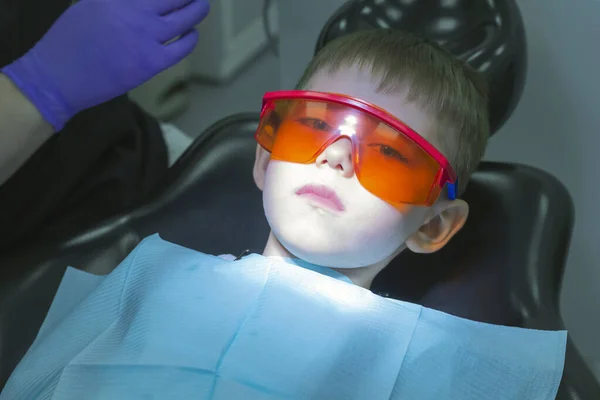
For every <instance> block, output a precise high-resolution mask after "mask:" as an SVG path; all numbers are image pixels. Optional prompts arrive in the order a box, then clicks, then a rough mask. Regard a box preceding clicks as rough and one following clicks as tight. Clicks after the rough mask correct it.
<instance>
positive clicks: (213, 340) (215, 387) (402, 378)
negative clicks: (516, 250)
mask: <svg viewBox="0 0 600 400" xmlns="http://www.w3.org/2000/svg"><path fill="white" fill-rule="evenodd" d="M318 271H319V268H318V267H314V268H312V270H311V269H309V268H303V267H302V264H301V263H300V264H298V265H294V264H292V263H289V262H285V261H284V260H277V259H269V258H265V257H263V256H259V255H250V256H248V257H246V258H244V259H242V260H240V261H235V262H230V261H225V260H222V259H220V258H217V257H213V256H208V255H205V254H202V253H198V252H196V251H193V250H189V249H185V248H183V247H180V246H177V245H174V244H171V243H168V242H165V241H163V240H162V239H160V238H159V237H158V236H156V235H155V236H151V237H149V238H147V239H146V240H144V241H143V242H142V243H141V244H140V245H139V246H138V247H137V248H136V249H135V250H134V251H133V252H132V253H131V254H130V255H129V256H128V257H127V259H126V260H125V261H123V263H121V265H120V266H119V267H118V268H117V269H115V270H114V271H113V272H112V273H111V274H110V275H108V276H105V277H97V276H93V275H89V274H87V273H84V272H81V271H77V270H74V269H69V270H68V271H67V273H66V275H65V278H64V279H63V282H62V283H61V287H60V289H59V291H58V293H57V295H56V298H55V301H54V303H53V305H52V308H51V310H50V312H49V313H48V316H47V318H46V321H45V322H44V325H43V326H42V328H41V330H40V332H39V334H38V337H37V338H36V341H35V342H34V344H33V345H32V347H31V348H30V350H29V352H28V353H27V355H26V356H25V358H24V359H23V360H22V361H21V363H20V364H19V366H18V367H17V369H16V370H15V371H14V373H13V375H12V376H11V378H10V380H9V382H8V383H7V385H6V387H5V389H4V391H3V392H2V394H1V395H0V399H2V400H5V399H6V400H8V399H10V400H20V399H24V400H32V399H53V400H67V399H68V400H71V399H72V400H81V399H106V400H120V399H210V400H236V399H244V400H246V399H249V400H253V399H256V400H274V399H325V400H330V399H361V400H362V399H365V400H378V399H381V400H387V399H407V400H428V399H431V400H441V399H459V400H469V399H473V400H485V399H498V400H500V399H531V400H546V399H554V398H555V396H556V392H557V388H558V384H559V382H560V378H561V375H562V367H563V362H564V354H565V345H566V333H565V332H543V331H533V330H525V329H519V328H510V327H502V326H494V325H488V324H482V323H477V322H473V321H469V320H464V319H460V318H457V317H453V316H450V315H448V314H444V313H441V312H438V311H434V310H430V309H426V308H423V307H421V306H418V305H414V304H410V303H404V302H400V301H395V300H391V299H386V298H382V297H379V296H376V295H374V294H373V293H371V292H369V291H368V290H365V289H362V288H360V287H357V286H354V285H352V284H350V283H348V282H347V281H345V280H344V279H342V278H341V276H339V277H338V276H336V273H335V272H333V271H329V270H328V271H329V272H330V273H329V275H330V276H326V275H324V274H321V273H319V272H318ZM336 278H339V279H336Z"/></svg>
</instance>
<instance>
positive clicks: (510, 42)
mask: <svg viewBox="0 0 600 400" xmlns="http://www.w3.org/2000/svg"><path fill="white" fill-rule="evenodd" d="M373 28H392V29H400V30H403V31H407V32H412V33H414V34H418V35H421V36H424V37H426V38H428V39H430V40H432V41H434V42H437V43H438V44H440V45H441V46H442V47H444V48H445V49H446V50H448V51H449V52H451V53H452V54H454V55H455V56H457V57H458V58H461V59H463V60H465V61H467V62H468V63H469V64H470V65H471V66H472V67H473V68H475V69H477V70H479V71H481V72H482V73H483V74H484V75H485V77H486V78H487V81H488V84H489V86H490V125H491V133H492V134H493V133H494V132H496V131H497V130H498V128H499V127H500V126H502V124H503V123H504V122H505V121H506V120H507V119H508V117H509V116H510V114H512V112H513V110H514V108H515V107H516V105H517V103H518V102H519V100H520V98H521V93H522V92H523V87H524V84H525V75H526V70H527V51H526V43H525V30H524V28H523V19H522V18H521V14H520V12H519V8H518V7H517V4H516V2H515V0H496V1H484V0H454V1H447V0H418V1H406V0H350V1H348V2H347V3H346V4H345V5H344V6H343V7H341V8H340V9H339V10H338V11H337V12H336V13H335V14H334V15H333V16H332V17H331V18H330V19H329V21H328V22H327V23H326V24H325V26H324V27H323V29H322V31H321V35H320V36H319V40H318V42H317V46H316V51H319V50H320V49H321V48H322V47H323V46H325V44H327V43H328V42H330V41H331V40H333V39H336V38H338V37H340V36H343V35H346V34H348V33H351V32H356V31H359V30H365V29H373Z"/></svg>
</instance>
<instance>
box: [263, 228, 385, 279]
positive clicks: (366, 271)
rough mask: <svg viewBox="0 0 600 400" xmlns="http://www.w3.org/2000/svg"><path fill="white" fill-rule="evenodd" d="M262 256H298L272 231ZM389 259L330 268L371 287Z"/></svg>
mask: <svg viewBox="0 0 600 400" xmlns="http://www.w3.org/2000/svg"><path fill="white" fill-rule="evenodd" d="M263 256H265V257H283V258H298V257H296V256H294V255H293V254H292V253H290V252H289V251H288V250H287V249H286V248H285V247H283V245H282V244H281V243H280V242H279V240H277V238H276V237H275V235H273V232H271V233H270V234H269V239H268V240H267V244H266V246H265V249H264V251H263ZM388 262H389V261H386V262H382V263H380V264H381V265H380V264H376V265H371V266H369V267H363V268H332V269H333V270H335V271H337V272H339V273H340V274H344V275H346V276H347V277H348V278H349V279H350V280H351V281H352V283H354V284H355V285H357V286H361V287H363V288H365V289H369V288H370V287H371V283H372V282H373V279H375V276H377V274H378V273H379V272H381V270H382V269H383V268H385V266H386V265H387V264H388Z"/></svg>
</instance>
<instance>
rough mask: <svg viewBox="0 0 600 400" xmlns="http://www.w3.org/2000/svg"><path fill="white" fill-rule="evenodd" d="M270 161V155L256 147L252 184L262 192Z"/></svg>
mask: <svg viewBox="0 0 600 400" xmlns="http://www.w3.org/2000/svg"><path fill="white" fill-rule="evenodd" d="M270 159H271V153H269V152H268V151H266V150H265V149H263V148H262V147H261V146H260V145H258V146H256V158H255V159H254V169H253V171H252V173H253V175H254V183H256V186H257V187H258V189H260V190H263V188H264V187H265V174H266V172H267V166H268V165H269V160H270Z"/></svg>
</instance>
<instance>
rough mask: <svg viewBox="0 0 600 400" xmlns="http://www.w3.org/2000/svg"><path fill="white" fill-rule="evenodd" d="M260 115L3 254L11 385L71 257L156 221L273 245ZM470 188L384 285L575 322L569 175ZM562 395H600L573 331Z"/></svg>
mask: <svg viewBox="0 0 600 400" xmlns="http://www.w3.org/2000/svg"><path fill="white" fill-rule="evenodd" d="M421 1H422V2H424V0H421ZM364 3H367V2H364V1H363V2H362V3H361V4H364ZM376 3H378V4H380V3H381V1H377V2H376ZM373 4H374V3H373ZM430 11H431V12H435V9H433V8H432V9H431V10H430ZM336 15H337V14H336ZM328 26H330V25H328ZM326 30H327V27H326ZM508 50H510V49H508ZM508 50H507V51H508ZM492 54H494V53H492ZM511 57H512V59H513V60H516V58H515V56H514V53H513V56H511ZM520 62H523V61H520ZM517 64H518V63H516V62H515V63H514V64H513V66H512V67H511V68H507V69H508V71H512V72H510V73H513V78H512V79H513V80H514V82H515V85H514V87H513V88H514V91H513V92H512V93H511V95H510V96H509V98H510V99H512V100H506V99H504V101H505V102H506V104H507V106H506V107H505V114H498V115H499V116H496V118H497V121H498V123H497V124H498V125H499V124H500V123H501V121H503V120H505V119H506V118H507V117H508V115H507V114H510V111H511V110H512V108H514V105H515V104H516V100H517V99H518V97H519V96H518V94H515V93H518V92H519V91H520V90H521V88H520V85H521V83H519V82H522V77H523V75H524V64H518V65H522V67H518V65H517ZM519 68H523V72H522V73H523V75H519V73H520V72H518V71H519ZM507 74H509V72H506V73H505V74H499V76H500V78H503V79H504V78H506V77H507ZM519 76H520V77H519ZM519 79H521V81H519ZM259 104H260V103H259V100H257V106H258V105H259ZM257 111H258V110H257ZM257 124H258V113H255V114H254V113H253V114H239V115H234V116H231V117H228V118H225V119H223V120H221V121H219V122H217V123H216V124H215V125H213V126H212V127H210V128H209V129H208V130H207V131H206V132H204V133H203V134H202V135H201V136H200V137H199V138H198V139H197V140H196V141H195V142H194V143H193V145H192V146H191V147H190V148H189V149H188V150H187V152H186V153H185V154H184V155H183V156H182V157H181V159H180V160H179V161H178V162H177V163H176V164H175V165H174V166H173V168H172V169H171V171H170V176H169V179H168V184H167V185H166V186H165V187H164V188H163V190H162V191H161V192H160V193H158V194H157V196H156V197H155V198H154V199H153V200H152V201H150V202H148V203H147V204H145V205H143V206H141V207H139V208H137V209H135V210H133V211H131V212H129V213H125V214H123V215H119V216H116V217H114V218H112V219H110V220H107V221H105V222H104V223H102V224H100V225H98V226H96V227H95V228H93V229H90V230H85V231H78V230H76V229H73V228H71V227H62V228H55V229H54V230H53V231H52V232H51V233H40V235H39V236H38V237H37V238H36V239H35V240H34V241H32V242H31V243H28V244H27V245H24V246H23V247H21V248H20V249H15V250H14V251H13V252H12V253H10V254H7V255H3V256H1V258H0V266H5V265H6V266H8V265H10V266H11V267H10V268H0V387H2V386H3V385H4V383H5V381H6V379H7V378H8V376H9V375H10V373H11V372H12V370H13V369H14V367H15V366H16V364H17V363H18V362H19V360H20V359H21V358H22V356H23V355H24V353H25V352H26V351H27V349H28V347H29V346H30V344H31V343H32V341H33V339H34V338H35V335H36V333H37V331H38V329H39V327H40V325H41V323H42V321H43V319H44V317H45V315H46V313H47V311H48V308H49V306H50V303H51V301H52V298H53V296H54V294H55V293H56V290H57V288H58V285H59V283H60V280H61V278H62V276H63V274H64V271H65V269H66V267H67V266H68V265H70V266H73V267H75V268H79V269H82V270H86V271H88V272H91V273H95V274H106V273H108V272H110V271H111V270H112V269H113V268H115V267H116V266H117V265H118V263H119V262H120V261H121V260H123V259H124V258H125V256H126V255H127V254H128V253H129V252H130V251H131V250H132V249H133V247H135V246H136V245H137V244H138V243H139V242H140V240H141V239H143V238H144V237H145V236H147V235H150V234H153V233H156V232H158V233H160V235H161V236H162V237H163V238H164V239H166V240H169V241H172V242H175V243H178V244H181V245H183V246H187V247H190V248H194V249H197V250H200V251H203V252H206V253H211V254H224V253H228V254H234V255H238V254H241V253H242V252H243V251H244V250H246V249H249V250H250V251H252V252H261V251H262V247H263V246H264V244H265V243H266V239H267V236H268V233H269V227H268V225H267V222H266V220H265V218H264V215H263V210H262V201H261V194H260V192H259V191H258V189H256V187H255V185H254V182H253V179H252V165H253V162H254V154H255V149H256V142H255V141H254V138H253V135H254V132H255V130H256V127H257ZM498 125H497V126H498ZM464 197H465V199H466V200H467V201H468V202H469V204H471V216H470V218H469V220H468V222H467V224H466V226H465V227H464V229H463V230H462V231H461V232H460V233H459V234H458V236H457V237H456V238H454V239H453V240H452V241H451V242H450V244H449V245H448V246H447V247H446V248H445V249H444V250H443V251H442V252H440V253H438V254H432V255H421V256H418V255H414V254H409V253H406V254H402V255H401V256H400V257H398V258H397V259H395V260H394V261H393V262H392V263H391V265H390V266H389V267H388V268H387V269H386V270H385V272H384V273H383V274H381V275H380V276H379V277H378V279H377V280H376V281H375V282H374V285H373V288H372V290H373V291H374V292H376V293H379V294H381V295H384V296H389V297H394V298H398V299H402V300H407V301H411V302H415V303H420V304H423V305H425V306H427V307H432V308H437V309H439V310H442V311H445V312H448V313H451V314H455V315H458V316H461V317H465V318H470V319H474V320H479V321H483V322H490V323H496V324H504V325H512V326H522V327H527V328H535V329H564V324H563V322H562V319H561V316H560V310H559V305H558V304H559V293H560V287H561V281H562V275H563V269H564V262H565V259H566V255H567V252H568V248H569V240H570V236H571V230H572V226H573V213H574V211H573V203H572V201H571V198H570V196H569V193H568V192H567V190H566V189H565V188H564V186H563V185H562V184H561V183H560V182H559V181H557V180H556V179H555V178H554V177H552V176H551V175H549V174H547V173H545V172H543V171H540V170H538V169H535V168H532V167H528V166H524V165H515V164H504V163H494V162H484V163H482V165H481V167H480V169H479V170H478V171H477V172H476V173H475V175H474V176H473V180H472V182H471V183H470V185H469V187H468V189H467V192H466V194H465V196H464ZM224 295H235V294H227V293H224ZM558 399H560V400H576V399H584V400H586V399H590V400H592V399H600V387H599V386H598V383H597V382H596V381H595V380H594V377H593V375H592V374H591V372H590V371H589V369H588V368H587V367H586V365H585V363H584V362H583V360H582V358H581V356H580V355H579V353H578V351H577V350H576V348H575V347H574V345H573V343H572V342H571V341H569V343H568V349H567V358H566V365H565V372H564V374H563V380H562V383H561V387H560V390H559V396H558Z"/></svg>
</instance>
